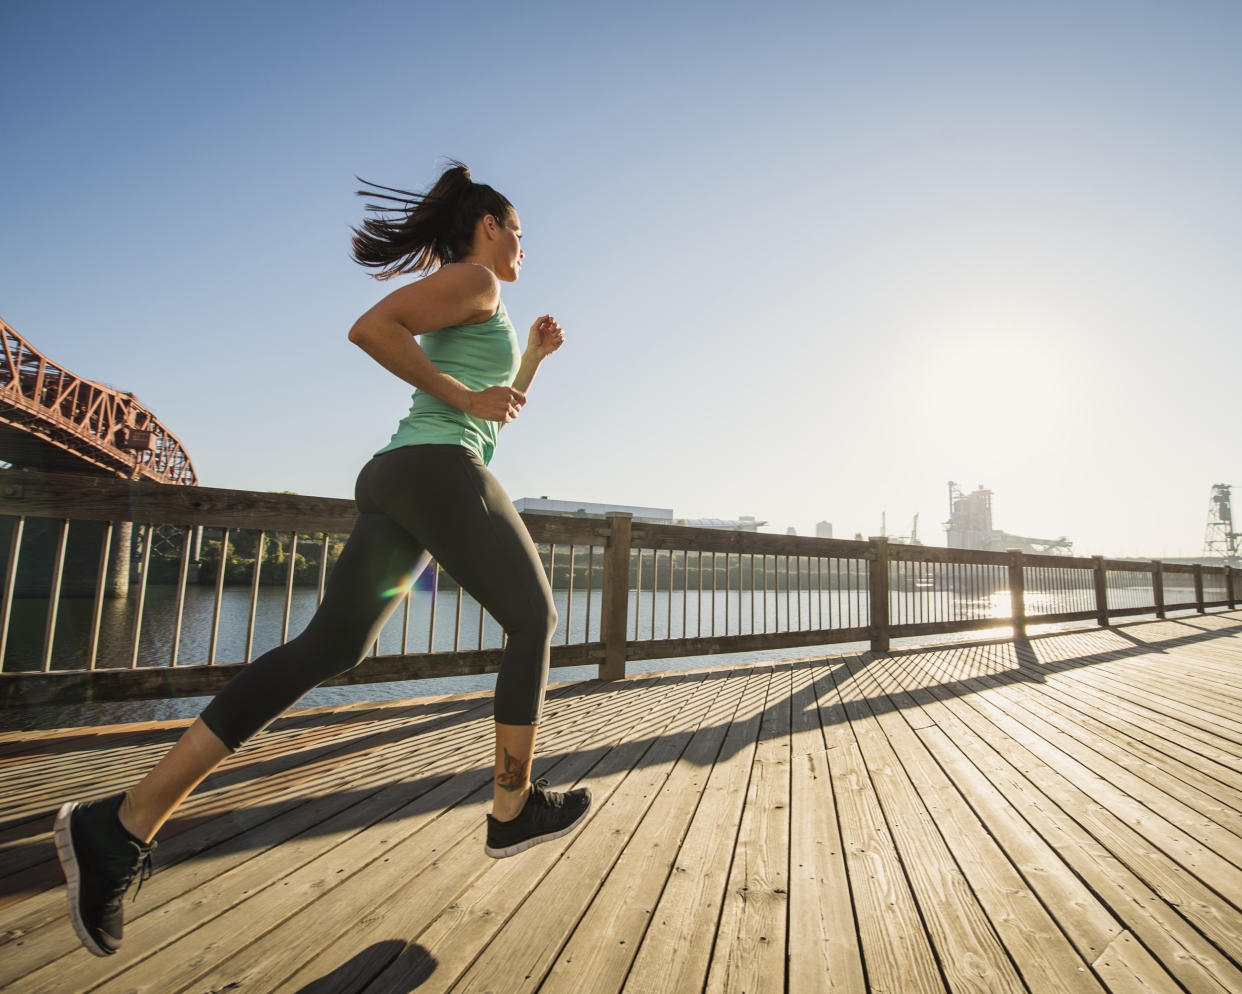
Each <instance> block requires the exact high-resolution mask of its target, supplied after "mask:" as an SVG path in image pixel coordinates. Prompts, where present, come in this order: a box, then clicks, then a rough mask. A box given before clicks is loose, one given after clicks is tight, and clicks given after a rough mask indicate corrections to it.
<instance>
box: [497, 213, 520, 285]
mask: <svg viewBox="0 0 1242 994" xmlns="http://www.w3.org/2000/svg"><path fill="white" fill-rule="evenodd" d="M497 248H498V253H497V255H498V259H497V262H498V263H499V265H498V267H497V271H496V276H497V277H498V278H499V279H502V280H504V281H505V282H507V283H512V282H513V281H514V280H516V279H517V278H518V273H520V272H521V271H522V259H524V258H525V257H526V253H525V252H523V251H522V222H521V220H520V219H519V218H518V216H517V211H515V210H510V211H509V216H508V217H507V218H505V224H504V227H503V228H498V229H497Z"/></svg>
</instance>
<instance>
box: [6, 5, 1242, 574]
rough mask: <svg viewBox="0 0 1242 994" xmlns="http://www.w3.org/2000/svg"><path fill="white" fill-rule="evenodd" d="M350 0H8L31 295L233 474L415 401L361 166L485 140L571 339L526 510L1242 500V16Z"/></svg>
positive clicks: (1170, 550)
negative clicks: (402, 364) (368, 233)
mask: <svg viewBox="0 0 1242 994" xmlns="http://www.w3.org/2000/svg"><path fill="white" fill-rule="evenodd" d="M350 7H352V12H351V11H350V10H349V9H348V8H347V5H345V4H342V3H315V2H298V3H268V2H262V0H251V2H247V3H234V2H217V3H211V4H202V3H195V4H189V3H180V2H175V0H162V2H159V3H127V2H123V0H122V2H117V3H107V4H105V3H95V2H82V3H67V2H56V0H49V2H46V3H37V4H35V3H23V4H17V3H9V4H4V5H2V6H0V37H3V38H4V42H5V46H4V47H5V85H4V87H3V89H0V124H2V125H3V131H2V134H3V155H2V156H0V179H2V182H0V191H2V192H0V197H2V200H0V203H2V208H3V214H2V217H3V225H2V228H0V230H2V235H0V316H3V317H4V318H5V319H6V320H7V321H8V322H9V323H10V324H12V325H13V326H14V327H15V328H17V330H18V331H19V332H21V333H22V334H24V335H26V336H27V337H29V338H30V339H31V340H32V341H33V342H34V343H35V344H36V345H37V346H38V347H40V348H42V349H43V350H44V351H45V352H46V353H47V354H48V355H50V356H51V357H52V358H54V359H55V360H57V361H59V362H62V363H64V364H65V365H67V366H69V367H70V368H71V369H73V370H74V371H76V372H79V373H81V374H82V375H85V376H88V377H91V378H94V379H98V380H102V381H105V382H108V383H111V384H113V385H116V386H118V387H121V388H123V389H126V390H133V391H134V392H135V393H137V394H138V395H139V397H140V398H141V399H142V400H143V402H144V403H146V404H147V405H148V406H150V407H151V408H152V409H153V410H154V411H155V412H156V413H157V415H158V416H159V417H160V418H161V419H162V420H164V422H165V423H166V424H167V425H168V426H169V427H170V428H171V430H172V431H174V432H175V433H176V434H177V435H178V436H179V437H180V438H181V439H182V441H183V442H184V443H185V445H186V447H187V448H188V450H189V452H190V454H191V456H192V458H193V459H194V462H195V466H196V468H197V469H198V471H199V474H200V478H201V481H202V482H203V483H204V484H206V485H209V486H221V487H239V488H251V489H259V490H268V489H270V490H294V491H297V492H301V493H308V494H322V495H330V496H345V495H349V494H350V493H351V492H352V483H353V477H354V475H355V473H356V471H357V469H358V468H359V466H360V465H361V464H362V463H363V462H364V461H365V460H366V458H367V456H368V455H369V454H370V452H372V451H373V450H374V449H375V448H377V447H379V446H380V445H381V444H383V443H384V442H385V441H386V440H387V438H388V436H389V434H390V433H391V431H392V428H393V427H394V425H395V423H396V421H397V419H398V418H399V417H400V416H401V415H402V414H403V413H404V411H405V409H406V407H407V406H408V395H409V390H408V388H406V387H405V386H404V385H403V384H402V383H400V382H399V381H396V380H394V379H392V378H391V377H390V376H388V374H386V373H384V371H383V370H381V369H380V368H379V367H378V366H376V365H374V364H373V363H371V361H370V360H369V359H367V357H366V356H365V355H363V354H362V353H361V352H360V351H359V350H357V349H356V348H355V347H353V346H351V345H350V344H349V343H348V342H347V341H346V339H345V334H346V332H347V330H348V328H349V326H350V324H351V323H352V321H353V319H354V318H355V317H356V316H357V315H358V314H359V313H360V312H361V311H362V310H364V309H365V308H366V307H368V306H369V305H370V303H371V302H373V301H374V300H376V299H377V298H378V297H379V296H380V295H381V294H383V293H384V292H386V290H387V289H391V288H392V287H393V285H392V284H387V285H386V284H382V283H377V282H375V281H374V280H372V279H370V278H369V277H368V276H367V275H366V272H365V271H364V270H363V269H361V267H359V266H357V265H356V264H354V263H353V262H351V261H350V259H349V255H348V234H349V227H350V225H352V224H354V223H356V222H357V221H358V219H359V217H360V216H361V215H360V211H361V201H360V200H359V199H358V198H356V197H355V196H354V195H353V191H354V189H355V188H356V183H355V181H354V176H355V174H357V175H360V176H363V177H365V178H367V179H372V180H375V181H378V182H381V183H387V184H390V185H397V186H406V187H407V188H418V187H422V186H425V185H427V184H429V183H430V182H431V181H432V180H433V179H434V178H435V176H436V175H437V173H438V170H439V167H440V164H441V161H442V157H444V156H453V157H456V158H460V159H462V160H463V161H465V162H466V163H468V164H469V165H470V167H471V169H472V170H473V172H474V174H475V178H476V179H478V180H481V181H484V182H489V183H492V184H493V185H494V186H496V187H497V188H498V189H500V190H501V191H502V192H504V193H505V194H507V195H508V196H509V197H510V199H512V200H513V201H514V203H515V204H516V205H517V207H518V209H519V211H520V212H521V215H522V221H523V227H524V231H525V239H524V247H525V249H526V251H527V263H526V266H525V267H524V269H523V276H522V280H521V282H520V283H519V284H517V285H515V286H513V287H511V288H509V289H507V291H506V303H507V305H508V308H509V311H510V313H511V314H513V315H514V317H515V319H516V320H517V321H518V322H519V324H520V325H522V326H523V327H524V325H525V324H528V323H529V321H530V319H532V318H533V317H535V316H536V315H538V314H540V313H543V312H545V311H550V312H551V313H553V314H555V315H556V316H557V317H558V318H559V319H560V321H561V322H562V324H563V325H564V326H565V328H566V332H567V336H568V342H567V345H566V347H565V348H564V349H563V350H562V351H561V353H559V354H558V355H557V356H556V357H554V358H553V359H552V360H550V361H549V362H548V363H547V364H546V365H545V367H544V369H543V370H542V371H541V373H540V375H539V378H538V380H537V382H536V384H535V387H534V390H533V391H532V394H531V400H530V403H529V404H528V405H527V407H526V409H525V411H524V412H523V414H522V416H521V418H520V419H519V420H518V422H517V423H516V424H515V425H514V426H511V427H510V428H507V429H506V430H505V433H504V435H503V436H502V445H501V448H500V451H499V452H498V454H497V456H496V459H495V460H494V462H493V469H494V470H495V471H496V473H497V475H498V476H499V477H500V479H501V480H502V482H503V483H504V484H505V486H506V488H507V489H508V490H509V492H510V494H511V495H512V496H513V497H515V498H516V497H521V496H539V495H542V494H547V495H549V496H553V497H561V498H569V499H579V500H590V501H608V502H615V503H623V504H651V505H658V506H667V507H673V508H675V509H676V510H677V512H678V513H679V514H682V515H686V516H718V517H735V516H737V515H741V514H753V515H756V516H758V517H760V518H764V519H767V520H768V521H769V522H771V525H772V527H773V528H776V529H779V530H784V528H785V527H786V526H788V525H794V526H796V527H797V528H798V530H799V531H800V532H803V533H806V532H807V531H809V530H811V529H812V528H813V525H814V522H816V521H817V520H820V519H827V520H830V521H832V522H833V524H834V526H835V528H836V534H837V535H838V536H846V537H849V536H852V535H853V534H854V533H855V532H863V533H866V534H874V533H878V531H879V526H880V514H881V511H885V510H886V511H887V512H888V521H889V531H890V533H900V532H904V531H908V523H909V520H910V518H911V517H912V516H913V514H915V513H916V512H919V513H920V514H921V518H920V534H921V536H922V537H923V538H924V539H925V540H928V541H932V542H936V543H940V542H942V541H943V533H942V532H941V530H940V527H939V522H941V521H942V520H944V518H945V517H946V512H947V506H946V505H947V496H946V488H945V482H946V481H947V480H949V479H954V480H957V481H959V482H960V483H962V484H963V485H964V486H966V487H967V488H969V489H973V487H974V486H976V485H977V484H980V483H982V484H986V485H987V486H989V487H990V488H992V489H993V490H995V492H996V497H995V508H996V515H997V524H998V526H1000V527H1003V528H1005V529H1007V530H1009V531H1014V532H1018V533H1022V534H1028V535H1036V536H1049V537H1055V536H1058V535H1067V536H1068V537H1069V538H1071V539H1072V540H1074V542H1075V549H1076V550H1077V551H1078V552H1081V553H1084V554H1090V553H1097V552H1098V553H1108V554H1114V555H1150V556H1161V555H1169V556H1172V555H1177V554H1187V553H1191V554H1193V553H1195V552H1197V551H1198V550H1199V548H1200V546H1201V544H1202V540H1203V528H1204V524H1205V520H1206V511H1207V504H1208V494H1209V488H1210V486H1211V484H1213V483H1218V482H1227V483H1235V484H1238V485H1240V487H1242V458H1240V457H1239V454H1238V448H1237V444H1236V443H1237V437H1238V429H1237V424H1238V411H1239V410H1240V409H1242V404H1240V400H1242V398H1240V396H1239V388H1238V374H1239V370H1242V344H1240V342H1242V336H1240V335H1239V333H1238V331H1239V328H1238V325H1239V315H1242V279H1239V276H1238V274H1239V272H1242V184H1240V183H1239V172H1238V171H1239V163H1242V147H1240V145H1242V109H1240V108H1242V104H1240V103H1239V100H1238V94H1239V93H1242V59H1239V58H1238V52H1239V51H1242V7H1240V6H1239V5H1237V4H1236V3H1229V2H1221V3H1214V2H1197V0H1180V2H1165V3H1150V2H1147V3H1145V2H1092V0H1075V2H1072V3H1063V2H1043V3H1039V4H1035V3H1025V4H1010V3H996V2H994V0H993V2H977V3H953V2H947V3H941V2H938V3H934V4H933V3H920V2H909V3H889V2H878V3H872V4H854V3H850V4H847V3H815V4H811V3H806V4H801V3H799V4H791V3H781V2H776V3H769V4H765V5H759V4H741V5H738V4H728V3H723V4H722V3H712V4H678V3H672V4H666V3H646V2H638V3H629V4H624V5H622V4H617V5H596V4H572V3H567V2H566V3H539V2H528V3H522V4H517V3H504V4H491V3H469V2H466V3H443V4H414V3H391V2H373V3H369V4H365V5H361V6H356V7H354V6H352V5H350ZM1238 499H1239V504H1242V489H1240V490H1239V493H1238ZM1240 511H1242V508H1240Z"/></svg>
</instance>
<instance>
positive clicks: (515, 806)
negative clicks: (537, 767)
mask: <svg viewBox="0 0 1242 994" xmlns="http://www.w3.org/2000/svg"><path fill="white" fill-rule="evenodd" d="M536 727H537V726H535V725H502V724H501V723H500V722H496V774H495V779H494V780H493V781H492V817H493V818H495V819H496V820H497V821H511V820H512V819H514V818H516V817H517V816H518V815H519V814H520V813H521V811H522V807H523V806H524V805H525V804H526V798H528V797H529V796H530V765H531V762H532V761H533V760H534V756H535V731H536Z"/></svg>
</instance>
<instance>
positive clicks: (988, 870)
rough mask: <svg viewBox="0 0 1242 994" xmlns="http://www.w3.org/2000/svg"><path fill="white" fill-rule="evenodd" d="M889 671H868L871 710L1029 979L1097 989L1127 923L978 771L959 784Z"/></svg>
mask: <svg viewBox="0 0 1242 994" xmlns="http://www.w3.org/2000/svg"><path fill="white" fill-rule="evenodd" d="M885 669H886V668H885V667H883V666H879V667H874V668H870V669H869V670H868V671H867V674H866V675H867V676H870V677H871V678H872V679H873V681H874V687H875V690H876V695H875V696H874V697H872V698H871V699H870V702H871V705H872V712H873V714H875V715H876V718H877V720H878V723H879V725H880V726H881V728H882V729H883V730H884V733H885V735H886V736H887V737H888V739H889V741H890V743H891V745H892V748H893V750H894V752H895V753H896V754H897V755H898V756H899V757H900V760H901V763H902V765H903V767H904V768H905V769H906V771H907V773H908V776H909V779H910V781H911V783H912V784H917V785H918V791H919V793H920V794H921V795H922V796H923V797H924V798H925V803H926V804H927V807H928V809H929V810H930V811H932V812H934V815H935V819H936V826H937V828H938V829H939V832H940V834H941V836H942V837H943V840H944V843H945V844H946V845H947V846H948V848H949V849H950V850H951V851H952V853H953V857H954V859H955V860H956V861H957V864H958V866H959V867H961V869H962V871H963V873H964V874H965V876H966V878H967V880H968V881H969V883H970V886H971V888H972V890H973V891H974V893H975V894H976V895H977V896H978V899H979V901H980V903H981V904H982V906H983V908H984V910H985V911H986V913H987V916H988V919H989V921H990V922H991V923H992V926H993V927H994V928H995V929H996V930H997V932H998V934H999V936H1000V938H1001V940H1002V941H1003V942H1004V944H1005V948H1006V950H1007V951H1008V953H1009V955H1010V956H1012V957H1013V960H1014V963H1015V964H1016V965H1017V968H1018V970H1019V971H1020V973H1021V975H1022V977H1023V980H1024V982H1025V983H1026V984H1027V985H1028V986H1029V987H1030V988H1031V989H1032V990H1039V991H1041V992H1043V991H1048V992H1053V991H1099V990H1100V989H1101V988H1100V985H1099V983H1098V982H1097V981H1096V980H1095V979H1094V978H1093V977H1092V976H1091V974H1090V972H1089V968H1088V964H1089V962H1091V961H1093V960H1095V959H1097V958H1098V957H1099V955H1100V954H1101V952H1102V951H1103V950H1104V949H1105V948H1107V946H1108V945H1109V944H1110V943H1111V942H1112V941H1113V940H1114V939H1115V938H1116V937H1117V936H1118V935H1120V934H1121V929H1120V927H1119V926H1118V925H1117V924H1116V922H1115V920H1114V919H1113V918H1112V916H1111V915H1110V914H1109V913H1108V911H1107V909H1105V908H1104V907H1103V906H1101V905H1100V903H1099V902H1098V900H1096V898H1095V897H1094V895H1092V894H1091V892H1090V891H1089V890H1088V889H1087V888H1086V887H1084V886H1083V885H1082V883H1081V882H1080V881H1079V880H1078V878H1077V877H1075V876H1074V875H1073V874H1072V873H1070V872H1069V871H1068V869H1067V868H1065V867H1064V866H1063V865H1062V864H1061V863H1060V861H1059V860H1058V859H1057V858H1056V855H1055V854H1054V853H1053V852H1052V850H1051V849H1049V848H1048V847H1047V845H1046V844H1044V843H1043V842H1042V841H1041V840H1038V839H1037V838H1033V837H1032V833H1031V832H1030V830H1029V827H1028V826H1027V825H1026V824H1025V823H1023V822H1022V821H1021V819H1020V818H1019V817H1018V816H1017V814H1016V812H1014V811H1013V809H1012V808H1011V807H1010V806H1009V805H1007V804H1006V803H1005V802H1004V801H1003V799H1001V798H1000V796H999V795H998V794H997V792H996V791H995V789H994V788H992V787H991V785H990V784H988V783H987V781H986V780H985V779H984V778H982V777H980V776H979V775H978V772H977V771H976V770H974V768H973V767H969V766H968V765H967V767H966V769H967V770H968V771H969V773H968V775H967V776H966V777H965V778H961V777H960V776H959V775H957V774H960V773H961V772H962V767H958V770H957V771H956V774H955V773H953V772H950V770H949V769H946V768H945V767H944V766H942V765H940V764H939V763H937V762H936V760H935V758H934V757H933V755H932V753H931V751H930V750H929V749H928V748H927V746H926V744H925V742H924V740H923V739H922V738H920V735H924V734H936V733H938V732H939V729H937V728H936V727H935V725H934V724H932V723H931V722H930V721H921V722H916V723H917V724H918V725H919V728H918V729H917V730H916V728H915V727H914V723H912V722H911V720H910V719H911V717H912V715H911V714H910V710H911V709H913V710H915V711H916V712H919V711H921V709H919V708H918V705H917V704H915V703H914V701H913V700H912V699H911V698H910V697H909V695H907V694H905V692H904V691H897V692H896V694H895V695H894V694H890V688H891V687H892V683H891V680H889V679H886V676H887V674H886V673H885ZM963 779H964V780H965V783H963ZM972 788H973V791H972ZM1054 914H1055V916H1056V917H1055V918H1054V917H1053V916H1054ZM1084 957H1087V959H1084Z"/></svg>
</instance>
